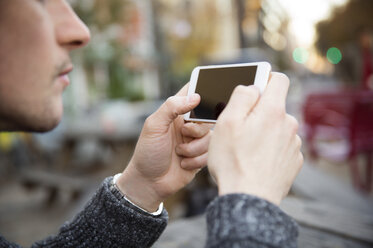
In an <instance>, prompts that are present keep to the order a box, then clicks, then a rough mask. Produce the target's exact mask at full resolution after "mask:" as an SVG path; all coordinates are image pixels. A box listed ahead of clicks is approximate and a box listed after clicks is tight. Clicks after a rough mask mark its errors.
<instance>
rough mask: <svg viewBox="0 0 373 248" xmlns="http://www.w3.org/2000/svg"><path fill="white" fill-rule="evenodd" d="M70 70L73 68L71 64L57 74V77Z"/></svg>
mask: <svg viewBox="0 0 373 248" xmlns="http://www.w3.org/2000/svg"><path fill="white" fill-rule="evenodd" d="M72 70H73V66H72V65H71V66H68V67H66V68H65V69H64V70H63V71H62V72H61V73H60V74H58V76H59V77H61V76H65V75H67V74H69V73H70V72H71V71H72Z"/></svg>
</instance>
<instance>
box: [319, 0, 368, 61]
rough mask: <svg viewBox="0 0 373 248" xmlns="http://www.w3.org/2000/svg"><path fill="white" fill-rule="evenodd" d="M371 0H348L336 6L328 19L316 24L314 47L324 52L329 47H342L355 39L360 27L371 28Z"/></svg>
mask: <svg viewBox="0 0 373 248" xmlns="http://www.w3.org/2000/svg"><path fill="white" fill-rule="evenodd" d="M372 13H373V1H371V0H350V1H349V2H348V3H347V4H346V5H345V6H342V7H339V8H336V9H335V10H334V12H333V14H332V15H331V18H330V19H327V20H324V21H321V22H319V23H318V24H317V27H316V29H317V40H316V47H317V49H318V50H319V51H320V52H321V53H322V54H325V53H326V51H327V50H328V49H329V48H330V47H333V46H334V47H343V46H345V45H346V44H347V43H349V42H354V41H356V40H357V37H356V36H357V33H358V32H359V30H360V29H361V28H362V27H370V28H373V16H372Z"/></svg>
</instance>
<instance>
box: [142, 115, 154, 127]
mask: <svg viewBox="0 0 373 248" xmlns="http://www.w3.org/2000/svg"><path fill="white" fill-rule="evenodd" d="M153 123H154V114H151V115H149V116H148V117H147V118H146V119H145V122H144V127H152V126H153Z"/></svg>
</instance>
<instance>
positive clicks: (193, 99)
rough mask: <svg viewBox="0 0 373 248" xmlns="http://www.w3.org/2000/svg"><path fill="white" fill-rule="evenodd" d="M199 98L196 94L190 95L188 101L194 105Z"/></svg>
mask: <svg viewBox="0 0 373 248" xmlns="http://www.w3.org/2000/svg"><path fill="white" fill-rule="evenodd" d="M198 98H199V95H198V94H196V93H193V94H192V95H188V97H187V100H188V102H190V103H193V102H195V101H197V100H198Z"/></svg>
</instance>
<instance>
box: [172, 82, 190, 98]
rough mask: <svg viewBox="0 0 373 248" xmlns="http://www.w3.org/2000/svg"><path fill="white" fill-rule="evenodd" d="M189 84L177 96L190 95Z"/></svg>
mask: <svg viewBox="0 0 373 248" xmlns="http://www.w3.org/2000/svg"><path fill="white" fill-rule="evenodd" d="M188 89H189V83H187V84H185V85H184V86H183V87H182V88H181V89H180V90H179V91H178V92H177V93H176V95H175V96H186V95H188Z"/></svg>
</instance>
